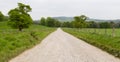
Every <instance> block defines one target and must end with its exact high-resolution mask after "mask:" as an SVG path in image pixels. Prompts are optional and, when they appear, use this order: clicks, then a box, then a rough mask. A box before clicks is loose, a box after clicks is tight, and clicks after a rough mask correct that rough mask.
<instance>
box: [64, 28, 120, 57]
mask: <svg viewBox="0 0 120 62" xmlns="http://www.w3.org/2000/svg"><path fill="white" fill-rule="evenodd" d="M63 30H64V31H66V32H68V33H70V34H72V35H74V36H76V37H78V38H80V39H82V40H85V41H86V42H88V43H90V44H92V45H94V46H96V47H99V48H101V49H102V50H104V51H107V52H108V53H110V54H112V55H114V56H116V57H119V58H120V35H119V34H120V32H119V31H120V29H116V34H118V35H116V36H115V37H112V36H110V35H109V34H111V29H108V30H107V31H109V32H108V34H107V35H105V34H104V29H98V31H97V32H101V34H98V33H93V31H92V30H93V29H90V30H91V32H88V31H87V30H88V29H83V30H79V29H72V28H64V29H63Z"/></svg>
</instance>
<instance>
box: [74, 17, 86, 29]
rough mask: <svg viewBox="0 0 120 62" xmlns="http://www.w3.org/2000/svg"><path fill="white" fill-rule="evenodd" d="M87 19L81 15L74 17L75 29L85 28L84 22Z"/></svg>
mask: <svg viewBox="0 0 120 62" xmlns="http://www.w3.org/2000/svg"><path fill="white" fill-rule="evenodd" d="M86 19H87V17H86V16H85V15H81V16H75V17H74V20H75V21H74V22H73V23H74V24H73V25H74V27H76V28H84V27H86V22H85V20H86Z"/></svg>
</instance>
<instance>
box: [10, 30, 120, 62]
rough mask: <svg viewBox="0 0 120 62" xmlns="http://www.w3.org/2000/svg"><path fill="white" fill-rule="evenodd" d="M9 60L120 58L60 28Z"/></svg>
mask: <svg viewBox="0 0 120 62" xmlns="http://www.w3.org/2000/svg"><path fill="white" fill-rule="evenodd" d="M9 62H120V59H118V58H115V57H114V56H112V55H110V54H108V53H106V52H104V51H102V50H100V49H98V48H96V47H94V46H92V45H90V44H88V43H86V42H84V41H82V40H80V39H77V38H76V37H74V36H72V35H70V34H68V33H66V32H63V31H62V30H61V29H60V28H58V29H57V30H56V31H55V32H53V33H51V34H50V35H49V36H47V37H46V38H45V39H44V40H43V41H42V42H41V43H40V44H38V45H37V46H35V47H33V48H32V49H29V50H27V51H25V52H23V53H22V54H20V55H19V56H17V57H15V58H13V59H12V60H10V61H9Z"/></svg>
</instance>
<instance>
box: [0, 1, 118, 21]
mask: <svg viewBox="0 0 120 62" xmlns="http://www.w3.org/2000/svg"><path fill="white" fill-rule="evenodd" d="M18 2H22V3H25V4H29V5H30V6H31V7H32V12H31V13H30V14H31V16H32V18H33V19H40V17H47V16H51V17H53V16H54V17H56V16H68V17H69V16H76V15H82V14H84V15H86V16H88V17H90V18H96V19H120V0H0V11H2V12H3V13H4V15H7V13H8V11H9V10H10V9H13V8H15V7H17V3H18Z"/></svg>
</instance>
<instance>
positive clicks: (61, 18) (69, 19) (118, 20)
mask: <svg viewBox="0 0 120 62" xmlns="http://www.w3.org/2000/svg"><path fill="white" fill-rule="evenodd" d="M53 18H55V19H58V20H59V21H61V22H65V21H73V20H74V18H73V17H64V16H62V17H53ZM87 21H95V22H110V21H114V22H116V23H117V22H120V19H116V20H103V19H93V18H88V19H87Z"/></svg>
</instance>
